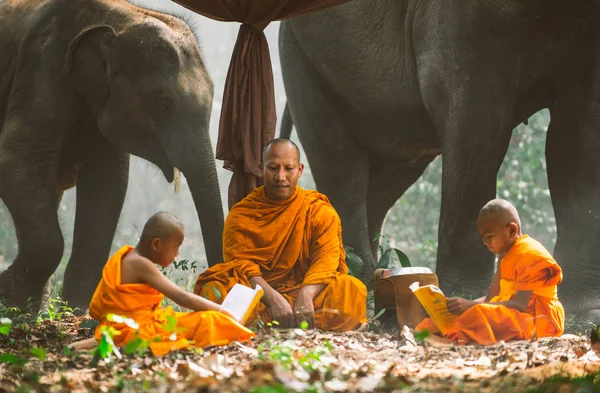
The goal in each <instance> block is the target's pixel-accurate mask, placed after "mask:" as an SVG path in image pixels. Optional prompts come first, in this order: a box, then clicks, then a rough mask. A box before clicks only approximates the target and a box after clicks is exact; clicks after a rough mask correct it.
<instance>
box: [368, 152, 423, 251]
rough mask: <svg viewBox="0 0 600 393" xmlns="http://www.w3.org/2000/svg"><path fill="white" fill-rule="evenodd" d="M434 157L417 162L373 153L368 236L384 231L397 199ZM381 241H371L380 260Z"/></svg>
mask: <svg viewBox="0 0 600 393" xmlns="http://www.w3.org/2000/svg"><path fill="white" fill-rule="evenodd" d="M433 158H435V156H431V157H427V158H425V159H422V160H420V161H418V162H415V163H405V162H399V161H398V160H390V159H386V158H380V157H377V156H372V158H371V161H370V173H369V191H368V194H367V217H368V226H369V239H371V240H373V239H374V238H375V236H376V235H377V234H378V233H382V228H383V223H384V221H385V217H386V215H387V213H388V211H389V210H390V209H391V208H392V206H394V204H395V203H396V201H398V199H399V198H400V197H401V196H402V195H403V194H404V193H405V192H406V190H408V188H409V187H410V186H411V185H412V184H414V182H416V181H417V180H418V179H419V177H421V175H422V174H423V172H424V171H425V168H427V166H428V165H429V164H430V163H431V161H432V160H433ZM378 248H379V242H376V241H371V252H372V254H373V258H374V259H375V260H377V252H378Z"/></svg>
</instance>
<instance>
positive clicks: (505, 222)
mask: <svg viewBox="0 0 600 393" xmlns="http://www.w3.org/2000/svg"><path fill="white" fill-rule="evenodd" d="M477 227H478V228H479V232H480V233H481V238H482V239H483V243H484V244H485V245H486V246H487V247H488V248H489V250H490V251H491V252H493V253H494V254H497V255H498V269H497V271H496V274H495V275H494V278H493V280H492V282H491V284H490V288H489V290H488V294H487V296H486V297H485V298H481V299H477V300H474V301H469V300H466V299H462V298H450V299H448V303H447V305H448V311H450V312H452V313H454V314H458V315H459V317H458V318H457V319H456V325H455V329H456V332H454V333H451V334H449V335H448V338H450V339H452V340H457V341H459V342H463V343H468V342H476V343H479V344H493V343H495V342H497V341H499V340H504V341H507V340H523V339H530V338H532V337H533V336H536V337H554V336H560V335H561V334H562V333H563V331H564V319H565V312H564V310H563V306H562V304H561V303H560V302H559V301H558V297H557V285H558V284H560V282H561V281H562V270H561V268H560V266H558V264H557V263H556V261H555V260H554V258H553V257H552V255H550V253H549V252H548V251H547V250H546V249H545V248H544V246H543V245H542V244H541V243H539V242H538V241H536V240H534V239H532V238H531V237H529V236H527V235H523V234H521V221H520V219H519V215H518V213H517V210H516V209H515V207H514V206H513V205H512V204H511V203H510V202H507V201H505V200H502V199H494V200H492V201H490V202H488V203H487V204H486V205H485V206H484V207H483V208H482V209H481V212H480V213H479V218H478V220H477ZM425 329H427V330H429V331H430V332H437V329H436V328H435V325H434V324H433V323H432V321H431V319H429V318H428V319H426V320H424V321H423V322H421V324H419V326H417V327H416V330H425Z"/></svg>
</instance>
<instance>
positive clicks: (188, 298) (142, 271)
mask: <svg viewBox="0 0 600 393" xmlns="http://www.w3.org/2000/svg"><path fill="white" fill-rule="evenodd" d="M135 264H136V266H135V269H134V270H135V272H136V273H135V274H136V275H137V277H136V281H137V282H140V283H146V284H148V285H150V286H151V287H152V288H154V289H156V290H157V291H159V292H160V293H162V294H163V295H165V296H166V297H168V298H169V299H171V300H172V301H174V302H175V303H177V304H178V305H180V306H181V307H185V308H188V309H190V310H194V311H206V310H214V311H220V310H221V306H220V305H218V304H217V303H214V302H211V301H210V300H208V299H205V298H203V297H201V296H198V295H195V294H193V293H190V292H187V291H185V290H183V289H181V288H179V287H178V286H177V285H175V283H173V282H172V281H171V280H169V279H168V278H167V277H165V276H164V275H163V274H162V273H161V272H160V271H159V270H158V268H157V267H156V266H155V265H154V264H153V263H152V262H150V261H145V260H141V259H140V260H136V261H135Z"/></svg>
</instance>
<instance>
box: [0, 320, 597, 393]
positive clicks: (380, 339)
mask: <svg viewBox="0 0 600 393" xmlns="http://www.w3.org/2000/svg"><path fill="white" fill-rule="evenodd" d="M88 318H89V317H87V318H86V317H66V318H63V319H62V320H61V321H44V322H41V323H40V324H38V325H36V326H33V327H32V326H31V325H27V324H21V325H19V324H15V326H13V328H12V330H11V332H10V334H9V335H0V392H4V391H19V392H38V391H39V392H63V391H66V392H87V391H95V392H117V391H125V392H127V391H155V392H165V393H166V392H262V393H266V392H296V391H297V392H302V391H310V392H346V391H349V392H370V391H377V392H391V391H407V392H561V393H563V392H581V393H583V392H600V358H599V357H598V354H597V352H596V351H595V350H594V348H593V346H592V344H591V342H590V340H589V338H587V337H581V336H576V335H564V336H563V337H561V338H556V339H539V340H535V341H532V342H529V341H527V342H526V341H520V342H510V343H504V342H500V343H498V344H496V345H494V346H487V347H484V346H479V345H468V346H457V345H448V344H447V343H445V342H443V340H440V339H436V338H435V337H426V338H425V339H424V340H417V339H415V337H414V336H413V334H412V332H411V331H410V330H408V329H405V330H404V331H401V332H398V333H375V332H349V333H323V332H319V331H308V330H306V331H305V330H301V329H292V330H268V331H261V332H259V334H258V336H257V338H256V339H255V340H254V341H253V342H252V343H234V344H232V345H230V346H229V347H218V348H212V349H205V350H189V351H178V352H175V353H171V354H169V355H167V356H164V357H154V356H152V355H150V354H148V353H146V354H142V355H141V356H140V355H134V354H132V355H126V354H123V356H122V358H121V359H117V358H116V357H115V356H112V359H111V360H110V361H109V362H108V363H106V362H105V361H103V360H100V361H99V362H98V364H97V365H95V366H92V365H91V364H92V358H93V354H92V351H88V352H76V353H75V352H70V351H69V350H68V349H66V348H65V347H66V345H68V344H69V343H71V342H73V341H76V340H80V339H84V338H88V337H91V333H92V331H93V327H85V326H87V325H86V322H85V321H86V320H88ZM82 322H84V323H83V325H82ZM87 324H89V322H87ZM32 348H34V349H33V350H32ZM35 348H43V350H36V349H35Z"/></svg>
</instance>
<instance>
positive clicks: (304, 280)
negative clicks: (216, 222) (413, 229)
mask: <svg viewBox="0 0 600 393" xmlns="http://www.w3.org/2000/svg"><path fill="white" fill-rule="evenodd" d="M303 168H304V167H303V164H301V163H300V152H299V150H298V147H297V146H296V145H295V144H294V143H293V142H291V141H289V140H287V139H275V140H273V141H271V142H270V143H269V144H268V145H267V146H265V149H264V151H263V164H262V171H263V175H264V180H265V185H264V187H259V188H257V189H256V190H254V191H253V192H252V193H251V194H250V195H248V196H247V197H246V198H244V199H243V200H242V201H240V202H239V203H238V204H236V205H235V206H234V207H233V208H232V209H231V211H230V212H229V215H228V216H227V219H226V221H225V231H224V233H223V256H224V262H223V263H220V264H218V265H215V266H213V267H211V268H210V269H208V270H206V271H205V272H203V273H202V274H200V276H199V277H198V280H197V282H196V286H195V289H194V292H195V293H197V294H200V295H202V296H204V297H207V298H209V299H212V300H214V301H215V302H220V301H222V300H223V298H224V297H225V296H226V294H227V292H228V291H229V290H230V289H231V287H232V286H233V285H234V284H235V283H240V284H243V285H247V286H251V287H255V286H256V284H259V285H260V286H261V287H262V288H263V289H264V290H265V294H264V296H263V303H262V304H261V305H259V307H258V313H259V314H260V317H261V319H262V320H263V321H265V322H268V321H270V320H276V321H277V322H278V323H279V325H280V327H288V326H293V325H298V324H300V323H301V322H302V321H307V322H309V325H310V326H315V325H316V326H317V327H318V328H320V329H323V330H335V331H346V330H351V329H354V328H356V327H357V326H359V325H360V324H361V323H363V322H366V320H367V319H366V296H367V290H366V288H365V286H364V285H363V284H362V283H361V282H360V281H359V280H358V279H356V278H354V277H351V276H349V275H348V268H347V266H346V254H345V252H344V248H343V246H342V236H341V234H342V228H341V222H340V219H339V216H338V215H337V213H336V212H335V210H334V209H333V207H332V206H331V205H330V204H329V200H328V199H327V197H325V196H324V195H322V194H319V193H318V192H316V191H309V190H304V189H302V188H300V187H297V186H296V184H297V182H298V179H299V178H300V175H301V174H302V170H303ZM255 316H258V315H255Z"/></svg>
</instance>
